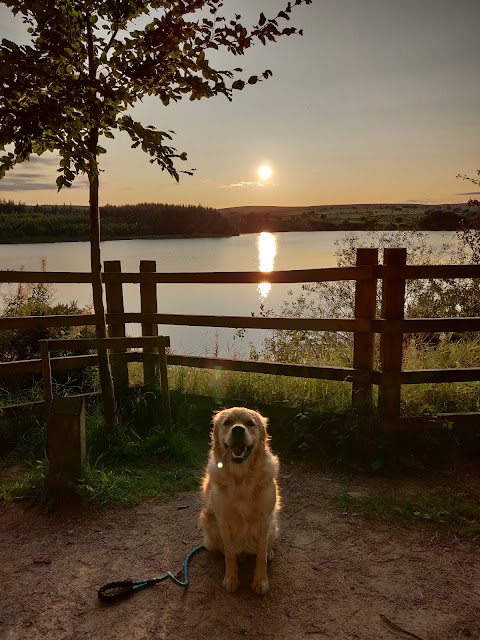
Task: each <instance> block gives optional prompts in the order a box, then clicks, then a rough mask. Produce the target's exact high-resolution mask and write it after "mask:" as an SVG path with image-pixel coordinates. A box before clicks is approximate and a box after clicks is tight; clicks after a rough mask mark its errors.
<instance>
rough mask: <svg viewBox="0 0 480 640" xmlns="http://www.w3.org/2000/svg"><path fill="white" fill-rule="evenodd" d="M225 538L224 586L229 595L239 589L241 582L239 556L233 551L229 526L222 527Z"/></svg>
mask: <svg viewBox="0 0 480 640" xmlns="http://www.w3.org/2000/svg"><path fill="white" fill-rule="evenodd" d="M221 532H222V538H223V549H224V553H225V577H224V578H223V582H222V585H223V586H224V587H225V589H226V590H227V591H228V592H229V593H233V592H234V591H236V590H237V589H238V586H239V584H240V580H239V579H238V565H237V554H236V553H235V552H234V551H233V545H232V537H231V534H230V530H229V528H228V526H226V525H225V524H223V526H222V527H221Z"/></svg>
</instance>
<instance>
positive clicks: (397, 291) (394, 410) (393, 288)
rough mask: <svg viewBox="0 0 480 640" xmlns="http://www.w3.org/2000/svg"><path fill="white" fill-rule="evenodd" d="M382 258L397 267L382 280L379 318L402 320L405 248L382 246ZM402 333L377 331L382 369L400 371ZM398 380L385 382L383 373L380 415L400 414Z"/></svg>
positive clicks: (379, 395) (380, 391)
mask: <svg viewBox="0 0 480 640" xmlns="http://www.w3.org/2000/svg"><path fill="white" fill-rule="evenodd" d="M383 256H384V257H383V262H384V264H385V265H386V266H389V267H399V269H398V271H396V270H395V269H391V270H390V272H389V273H390V274H391V275H390V276H389V277H388V278H384V279H383V283H382V319H384V320H401V319H403V317H404V313H405V312H404V305H405V278H404V277H402V274H401V268H402V267H404V266H405V264H406V262H407V250H406V249H390V248H388V249H384V252H383ZM396 274H398V275H396ZM402 355H403V333H402V332H401V331H400V332H398V333H388V334H387V333H382V334H381V335H380V361H381V370H382V372H388V373H391V372H400V371H401V370H402ZM400 394H401V384H400V380H399V379H398V380H395V379H394V378H393V377H392V378H391V380H390V381H389V382H388V383H387V382H386V378H385V377H382V379H381V382H380V386H379V390H378V408H379V412H380V415H381V416H382V417H396V416H399V415H400Z"/></svg>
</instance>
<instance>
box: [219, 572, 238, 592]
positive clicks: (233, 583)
mask: <svg viewBox="0 0 480 640" xmlns="http://www.w3.org/2000/svg"><path fill="white" fill-rule="evenodd" d="M239 585H240V580H239V579H238V576H225V577H224V579H223V582H222V586H223V587H224V588H225V589H226V590H227V591H228V593H234V592H235V591H236V590H237V589H238V587H239Z"/></svg>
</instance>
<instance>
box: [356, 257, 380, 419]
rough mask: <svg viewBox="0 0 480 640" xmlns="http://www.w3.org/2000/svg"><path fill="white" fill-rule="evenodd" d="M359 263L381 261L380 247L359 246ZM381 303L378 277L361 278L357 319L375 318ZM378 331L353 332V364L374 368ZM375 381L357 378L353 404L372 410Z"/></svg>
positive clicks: (358, 367)
mask: <svg viewBox="0 0 480 640" xmlns="http://www.w3.org/2000/svg"><path fill="white" fill-rule="evenodd" d="M356 264H357V266H359V267H360V266H365V265H377V264H378V249H357V262H356ZM376 307H377V279H376V278H372V279H371V280H357V282H356V287H355V319H358V318H361V319H366V320H372V319H374V318H375V314H376ZM374 350H375V334H374V333H373V332H372V331H369V332H355V333H354V336H353V368H354V369H364V370H365V371H372V370H373V365H374ZM372 392H373V386H372V383H371V381H369V382H362V381H360V380H358V379H357V380H354V381H353V384H352V406H353V407H354V409H357V411H360V412H366V411H370V410H371V409H372V404H373V397H372V396H373V393H372Z"/></svg>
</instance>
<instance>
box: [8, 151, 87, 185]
mask: <svg viewBox="0 0 480 640" xmlns="http://www.w3.org/2000/svg"><path fill="white" fill-rule="evenodd" d="M59 160H60V158H59V156H58V155H54V156H52V155H49V156H46V157H45V156H42V157H39V156H33V155H32V156H31V157H30V160H27V161H25V162H23V163H21V164H18V165H17V166H16V167H14V168H13V169H11V170H10V171H9V172H7V174H6V176H5V177H4V178H3V180H0V192H3V191H45V190H51V191H54V190H57V185H56V182H55V181H56V179H57V177H58V175H59V174H58V173H57V172H56V171H55V169H56V168H58V165H59ZM86 185H87V180H86V178H85V176H78V177H77V178H76V179H75V181H74V182H73V184H72V186H71V188H72V189H82V188H85V186H86Z"/></svg>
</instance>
